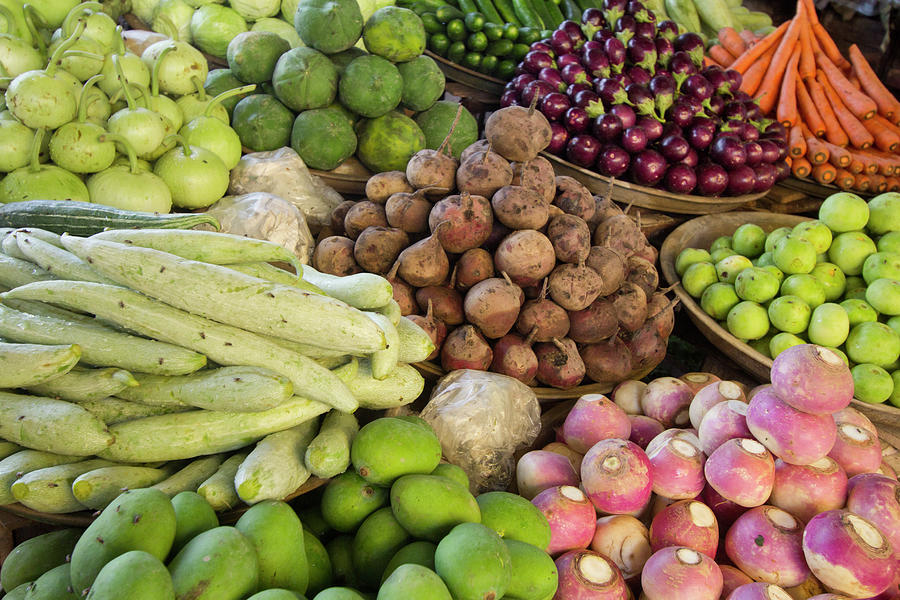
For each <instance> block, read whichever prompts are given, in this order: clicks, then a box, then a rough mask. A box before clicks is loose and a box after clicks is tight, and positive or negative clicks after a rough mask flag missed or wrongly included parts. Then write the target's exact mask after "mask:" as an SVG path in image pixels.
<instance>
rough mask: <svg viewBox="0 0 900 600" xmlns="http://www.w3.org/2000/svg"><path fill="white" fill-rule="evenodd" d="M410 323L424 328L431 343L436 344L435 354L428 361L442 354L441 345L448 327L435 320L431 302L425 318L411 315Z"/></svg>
mask: <svg viewBox="0 0 900 600" xmlns="http://www.w3.org/2000/svg"><path fill="white" fill-rule="evenodd" d="M407 318H408V319H409V320H410V321H412V322H413V323H415V324H416V325H418V326H419V327H421V328H422V330H423V331H425V333H427V334H428V337H430V338H431V341H432V342H434V352H432V353H431V354H430V355H429V356H428V358H427V359H426V360H434V359H435V358H437V357H438V355H439V354H440V353H441V345H442V344H443V343H444V339H446V337H447V326H446V325H445V324H444V322H443V321H441V320H440V319H437V318H435V316H434V312H433V306H432V303H431V300H428V304H427V311H426V312H425V316H422V315H409V317H407Z"/></svg>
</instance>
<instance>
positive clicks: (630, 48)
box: [500, 0, 790, 196]
mask: <svg viewBox="0 0 900 600" xmlns="http://www.w3.org/2000/svg"><path fill="white" fill-rule="evenodd" d="M704 51H705V48H704V44H703V40H702V38H701V37H700V36H699V35H697V34H696V33H683V34H680V35H679V33H678V26H677V25H676V24H675V23H674V22H673V21H662V22H660V23H657V22H656V17H655V15H654V14H653V12H652V11H650V10H648V9H647V8H646V7H645V6H644V5H643V4H642V3H641V2H640V1H638V0H603V3H602V8H590V9H588V10H586V11H585V12H584V14H583V16H582V22H581V23H575V22H574V21H564V22H563V23H562V24H561V25H560V26H559V27H558V28H557V29H556V30H555V31H554V32H553V34H552V35H551V36H550V37H549V38H547V39H543V40H540V41H538V42H535V43H534V44H532V45H531V50H530V51H529V52H528V54H527V55H526V56H525V58H524V59H523V60H522V62H521V63H519V65H518V67H517V75H516V76H515V77H514V78H513V79H512V81H510V82H509V83H508V84H507V86H506V90H505V92H504V94H503V96H502V97H501V100H500V104H501V106H510V105H522V106H532V105H533V106H536V107H537V108H538V109H539V110H540V111H541V112H542V113H543V114H544V115H545V116H546V117H547V119H548V120H549V121H550V123H551V126H552V128H553V139H552V141H551V143H550V146H549V147H548V148H547V150H548V151H549V152H552V153H553V154H556V155H558V156H561V157H564V158H566V159H568V160H569V161H571V162H573V163H575V164H577V165H579V166H581V167H585V168H588V169H593V170H594V171H596V172H598V173H600V174H601V175H605V176H607V177H615V178H622V179H626V180H629V181H632V182H634V183H637V184H640V185H645V186H651V187H658V188H663V189H666V190H669V191H671V192H676V193H681V194H697V195H701V196H740V195H744V194H751V193H756V192H763V191H766V190H768V189H769V188H771V187H772V186H773V185H775V183H776V182H778V181H780V180H781V179H784V178H785V177H787V176H788V175H789V174H790V167H789V166H788V164H787V162H786V161H785V158H786V157H787V148H788V145H787V132H786V131H785V128H784V127H783V126H782V125H781V124H780V123H778V122H775V121H771V120H768V119H766V118H764V115H762V114H761V112H760V110H759V106H758V105H757V104H756V103H755V102H754V101H753V100H752V99H751V98H750V97H749V96H748V95H747V94H746V93H744V92H742V91H740V89H739V88H740V85H741V74H740V73H738V72H737V71H733V70H730V69H729V70H725V69H722V68H720V67H716V66H707V67H704V66H703V64H704V63H703V58H704Z"/></svg>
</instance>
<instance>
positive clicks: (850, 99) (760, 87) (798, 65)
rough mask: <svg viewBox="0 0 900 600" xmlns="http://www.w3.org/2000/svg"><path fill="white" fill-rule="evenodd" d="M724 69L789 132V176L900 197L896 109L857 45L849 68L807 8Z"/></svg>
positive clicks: (899, 116)
mask: <svg viewBox="0 0 900 600" xmlns="http://www.w3.org/2000/svg"><path fill="white" fill-rule="evenodd" d="M723 60H724V59H723ZM726 62H727V61H726ZM723 66H726V67H728V68H730V69H733V70H736V71H739V72H740V73H741V74H742V75H743V81H742V83H741V85H740V89H741V91H743V92H746V93H747V94H749V95H750V96H753V97H756V98H758V101H759V107H760V110H761V112H762V113H763V114H764V115H768V116H770V117H772V118H776V119H778V121H779V122H780V123H781V124H782V125H784V126H785V127H787V128H788V130H789V148H790V157H791V170H792V171H793V174H794V175H795V176H797V177H799V178H801V179H802V178H811V179H813V180H815V181H817V182H819V183H822V184H834V185H837V186H838V187H841V188H843V189H852V190H855V191H858V192H871V193H881V192H884V191H888V190H890V191H896V190H898V189H900V179H898V178H897V177H896V175H895V174H896V173H897V171H898V168H900V159H898V156H897V154H898V152H900V127H898V123H900V102H898V101H897V99H896V98H894V96H893V95H892V94H891V93H890V92H889V91H888V90H887V88H886V87H885V86H884V84H883V83H881V81H880V80H879V79H878V76H877V75H876V74H875V72H874V71H873V70H872V68H871V66H870V65H869V63H868V62H867V61H866V59H865V57H864V56H863V55H862V52H860V50H859V48H858V47H856V45H852V46H851V47H850V60H849V61H848V60H846V59H845V58H844V57H843V56H841V53H840V51H839V50H838V48H837V46H836V45H835V43H834V41H833V40H832V39H831V37H830V36H829V35H828V33H827V32H826V31H825V28H824V27H823V26H822V24H821V23H819V20H818V17H817V16H816V9H815V6H814V5H813V3H812V2H810V1H808V0H800V1H799V2H798V3H797V15H796V16H795V17H794V18H793V19H792V20H790V21H787V22H785V23H782V25H781V26H780V27H779V28H778V29H776V30H775V31H774V32H773V33H771V34H770V35H768V36H767V37H765V38H763V39H762V40H760V41H759V42H758V43H756V44H754V45H752V46H750V47H749V48H747V49H746V51H744V52H743V53H742V54H740V56H738V57H736V58H735V59H734V61H733V62H731V63H728V64H723Z"/></svg>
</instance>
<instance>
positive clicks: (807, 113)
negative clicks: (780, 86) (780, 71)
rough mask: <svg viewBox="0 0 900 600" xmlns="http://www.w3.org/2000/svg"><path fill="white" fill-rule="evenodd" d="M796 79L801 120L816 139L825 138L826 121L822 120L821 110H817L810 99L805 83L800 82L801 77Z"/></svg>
mask: <svg viewBox="0 0 900 600" xmlns="http://www.w3.org/2000/svg"><path fill="white" fill-rule="evenodd" d="M795 79H796V82H797V83H796V87H797V110H798V111H799V113H800V120H801V121H803V123H804V124H805V125H806V126H807V127H809V129H810V131H812V132H813V134H815V136H816V137H824V135H825V121H823V120H822V115H821V114H819V109H818V108H816V105H815V103H814V102H813V101H812V98H810V97H809V92H808V91H807V90H806V86H805V85H803V81H801V80H800V77H799V76H797V77H796V78H795Z"/></svg>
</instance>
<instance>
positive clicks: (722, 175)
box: [697, 163, 729, 196]
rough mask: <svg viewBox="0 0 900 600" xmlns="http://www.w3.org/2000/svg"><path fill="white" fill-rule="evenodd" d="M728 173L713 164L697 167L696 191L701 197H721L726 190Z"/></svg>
mask: <svg viewBox="0 0 900 600" xmlns="http://www.w3.org/2000/svg"><path fill="white" fill-rule="evenodd" d="M728 179H729V177H728V172H727V171H726V170H725V169H724V168H723V167H722V166H721V165H717V164H715V163H704V164H702V165H699V166H698V167H697V191H698V192H699V193H700V195H701V196H721V195H722V194H723V193H724V192H725V190H727V189H728Z"/></svg>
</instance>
